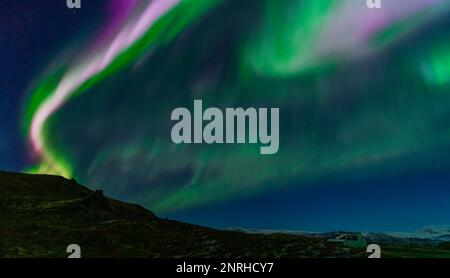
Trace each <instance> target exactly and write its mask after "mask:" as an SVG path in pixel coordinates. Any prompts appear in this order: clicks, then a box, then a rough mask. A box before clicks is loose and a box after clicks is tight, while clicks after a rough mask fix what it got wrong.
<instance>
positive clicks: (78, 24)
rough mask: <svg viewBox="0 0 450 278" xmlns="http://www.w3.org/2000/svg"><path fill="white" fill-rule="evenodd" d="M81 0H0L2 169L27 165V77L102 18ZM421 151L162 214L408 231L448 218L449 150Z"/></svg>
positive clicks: (239, 223)
mask: <svg viewBox="0 0 450 278" xmlns="http://www.w3.org/2000/svg"><path fill="white" fill-rule="evenodd" d="M83 4H84V5H83V9H81V10H69V9H67V8H66V7H65V1H55V0H39V1H17V0H3V1H1V2H0V77H1V78H0V136H1V137H0V169H2V170H11V171H20V170H22V169H23V168H24V167H25V166H26V165H28V160H29V158H28V157H27V155H28V151H27V149H28V147H27V142H26V141H25V139H24V138H25V137H24V135H23V134H22V131H21V128H22V124H23V123H22V121H23V115H22V114H23V110H22V109H23V107H22V105H23V103H24V98H25V97H26V93H27V89H28V86H29V85H30V84H32V82H33V81H34V80H33V78H35V77H36V76H39V73H42V72H43V71H44V70H45V68H46V66H47V63H48V62H49V61H51V59H52V57H53V55H57V54H58V53H59V51H60V50H61V48H62V47H63V46H65V45H67V44H68V42H70V41H71V40H73V39H74V38H75V37H76V36H77V34H80V33H83V34H86V30H90V29H91V28H93V27H95V26H97V25H98V23H99V22H101V20H102V14H103V13H102V12H103V10H102V8H104V2H103V1H89V2H88V1H84V3H83ZM80 30H82V31H80ZM427 153H428V154H429V153H432V155H431V157H426V156H425V154H424V153H417V154H414V155H413V157H411V158H410V160H412V161H420V160H423V162H422V164H420V165H416V166H415V167H412V168H408V167H405V168H404V169H402V171H396V169H395V168H392V169H390V166H389V165H385V166H384V167H383V168H380V169H379V170H378V171H374V170H373V169H370V170H369V172H371V173H373V172H375V173H379V175H373V174H372V175H371V176H364V175H361V173H359V174H358V175H353V174H352V173H341V174H340V175H339V178H338V176H333V175H330V176H329V177H326V178H325V177H324V178H322V179H320V180H317V181H314V182H311V185H310V186H306V187H305V185H302V186H300V187H299V186H296V183H295V182H293V183H292V185H291V186H290V187H289V186H288V187H286V188H285V189H283V190H279V191H272V192H266V194H262V195H257V196H253V197H248V198H244V199H236V200H234V201H228V202H226V203H219V204H216V205H208V206H207V207H197V208H194V209H189V210H185V211H183V212H179V213H174V214H167V215H163V216H168V217H171V218H176V219H181V220H183V221H187V222H192V223H198V224H202V225H208V226H214V227H245V228H258V229H266V228H267V229H287V230H295V229H297V230H311V231H327V230H337V229H345V230H364V231H365V230H368V229H370V230H374V231H412V230H416V229H418V228H420V227H422V226H425V225H443V224H449V223H450V171H448V169H450V162H449V159H448V158H447V157H446V155H445V154H446V153H449V152H448V150H433V151H432V152H427ZM439 153H440V154H439ZM438 162H439V163H438ZM394 164H395V163H394ZM397 165H398V164H397ZM386 169H388V170H386ZM389 169H390V170H389ZM405 169H406V170H405ZM361 176H362V177H361ZM299 183H300V182H299Z"/></svg>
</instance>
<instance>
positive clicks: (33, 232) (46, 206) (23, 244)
mask: <svg viewBox="0 0 450 278" xmlns="http://www.w3.org/2000/svg"><path fill="white" fill-rule="evenodd" d="M72 243H76V244H78V245H80V246H81V248H82V256H83V257H220V258H224V257H229V258H240V257H252V258H256V257H258V258H263V257H267V258H274V257H275V258H276V257H366V254H365V253H364V252H363V251H355V250H347V249H343V248H341V247H339V246H332V245H330V244H327V243H326V240H325V239H323V238H314V237H306V236H294V235H286V234H271V235H263V234H247V233H242V232H235V231H220V230H214V229H209V228H205V227H200V226H196V225H190V224H185V223H181V222H177V221H172V220H165V219H161V218H158V217H157V216H155V215H154V214H153V213H152V212H150V211H148V210H146V209H144V208H143V207H141V206H138V205H133V204H127V203H123V202H119V201H116V200H112V199H109V198H104V197H102V196H101V195H100V196H99V195H98V194H96V193H95V192H93V191H91V190H89V189H88V188H86V187H84V186H82V185H79V184H78V183H77V182H75V181H71V180H66V179H64V178H62V177H57V176H48V175H27V174H16V173H6V172H1V171H0V257H67V255H68V254H67V253H66V247H67V245H69V244H72ZM381 248H382V256H383V257H425V258H426V257H450V245H448V244H444V245H442V246H417V245H416V246H404V245H385V244H384V245H381Z"/></svg>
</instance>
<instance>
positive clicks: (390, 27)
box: [0, 0, 450, 231]
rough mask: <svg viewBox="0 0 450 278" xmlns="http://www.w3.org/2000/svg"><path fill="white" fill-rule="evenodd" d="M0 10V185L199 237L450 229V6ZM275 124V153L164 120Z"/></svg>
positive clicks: (192, 4) (9, 4)
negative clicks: (24, 187)
mask: <svg viewBox="0 0 450 278" xmlns="http://www.w3.org/2000/svg"><path fill="white" fill-rule="evenodd" d="M65 2H66V1H65V0H41V1H33V0H20V1H17V0H15V1H13V0H2V1H1V2H0V76H1V78H0V119H1V120H0V169H3V170H10V171H20V172H27V173H46V174H57V175H62V176H65V177H68V178H72V177H73V178H75V179H76V180H77V181H78V182H80V183H82V184H85V185H88V186H90V187H91V188H93V189H103V190H104V191H105V194H107V195H108V196H111V197H114V198H117V199H120V200H124V201H129V202H134V203H139V204H141V205H143V206H145V207H147V208H148V209H151V210H153V211H155V212H156V213H157V214H158V215H160V216H162V217H170V218H175V219H178V220H182V221H188V222H191V223H196V224H202V225H207V226H213V227H242V228H256V229H283V230H309V231H328V230H358V231H413V230H417V229H419V228H421V227H423V226H427V225H445V224H450V156H449V154H450V1H448V0H407V1H406V0H390V1H384V2H383V7H382V8H381V9H369V8H368V7H367V6H366V3H365V2H366V1H365V0H339V1H337V0H314V1H313V0H310V1H306V0H305V1H300V0H287V1H278V0H248V1H237V0H235V1H234V0H233V1H232V0H228V1H226V0H224V1H207V0H182V1H179V0H154V1H137V0H111V1H100V0H98V1H87V0H84V1H82V8H81V9H73V10H70V9H68V8H67V7H66V5H65ZM194 99H202V100H203V104H204V106H205V107H210V106H214V107H219V108H225V107H279V108H280V149H279V152H278V153H277V154H275V155H268V156H263V155H261V154H260V153H259V145H251V144H235V145H207V144H202V145H194V144H188V145H175V144H174V143H173V142H172V141H171V138H170V130H171V128H172V125H173V122H172V121H170V114H171V112H172V110H173V109H175V108H177V107H181V106H182V107H189V108H192V103H193V100H194Z"/></svg>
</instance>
